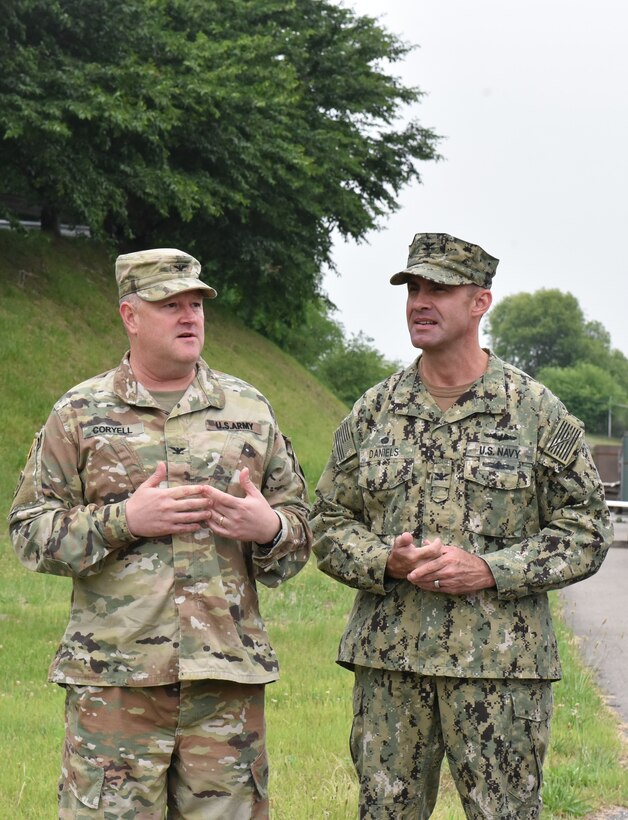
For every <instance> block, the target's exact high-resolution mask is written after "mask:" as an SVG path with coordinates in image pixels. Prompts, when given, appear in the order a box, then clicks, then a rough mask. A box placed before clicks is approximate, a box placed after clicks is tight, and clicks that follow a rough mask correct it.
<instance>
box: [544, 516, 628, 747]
mask: <svg viewBox="0 0 628 820" xmlns="http://www.w3.org/2000/svg"><path fill="white" fill-rule="evenodd" d="M560 595H561V597H562V599H563V601H564V604H565V607H564V615H565V620H566V621H567V623H568V624H569V626H570V627H571V629H572V631H573V632H574V634H575V635H577V636H578V637H579V638H580V647H581V654H582V657H583V660H584V661H585V663H586V664H587V666H589V667H590V668H591V669H592V670H593V672H594V674H595V676H596V678H597V681H598V683H599V685H600V687H601V688H602V691H603V692H604V693H605V695H606V696H607V698H608V704H609V706H610V707H611V708H612V709H614V710H615V711H616V712H617V713H618V715H619V717H620V720H621V721H622V723H623V730H624V735H625V736H626V738H627V739H628V687H627V686H626V682H627V681H628V606H627V605H626V600H627V598H628V523H618V524H617V523H616V524H615V543H614V544H613V546H612V547H611V548H610V550H609V552H608V555H607V556H606V559H605V561H604V563H603V564H602V566H601V568H600V570H599V571H598V572H597V574H596V575H594V576H593V577H592V578H587V580H586V581H580V582H579V583H577V584H574V585H573V586H571V587H567V589H564V590H562V591H561V593H560Z"/></svg>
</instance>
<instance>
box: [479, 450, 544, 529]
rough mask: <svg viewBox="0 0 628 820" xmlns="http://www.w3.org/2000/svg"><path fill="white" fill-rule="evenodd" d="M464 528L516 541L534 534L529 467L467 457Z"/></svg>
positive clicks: (532, 495) (534, 524)
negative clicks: (526, 535)
mask: <svg viewBox="0 0 628 820" xmlns="http://www.w3.org/2000/svg"><path fill="white" fill-rule="evenodd" d="M464 480H465V510H464V521H463V526H464V528H465V529H467V530H469V531H470V532H475V533H478V534H480V535H489V536H493V537H497V538H515V537H520V536H522V535H525V534H529V533H530V532H532V531H535V530H536V528H537V524H536V522H537V521H538V516H537V514H536V513H535V512H534V511H533V509H532V507H531V505H533V503H534V484H533V473H532V464H531V463H527V462H523V461H517V460H511V461H505V460H503V459H502V460H500V461H496V460H492V461H490V460H487V459H482V458H479V457H477V456H474V455H472V454H471V455H470V454H469V453H467V457H466V458H465V462H464Z"/></svg>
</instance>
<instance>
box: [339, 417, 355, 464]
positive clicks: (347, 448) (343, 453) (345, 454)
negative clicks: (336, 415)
mask: <svg viewBox="0 0 628 820" xmlns="http://www.w3.org/2000/svg"><path fill="white" fill-rule="evenodd" d="M356 452H357V450H356V449H355V444H354V443H353V438H352V436H351V427H350V426H349V419H345V420H344V421H343V422H342V424H341V425H340V427H339V428H338V429H337V430H336V432H335V433H334V454H335V456H336V461H344V460H345V459H347V458H349V456H352V455H353V454H354V453H356Z"/></svg>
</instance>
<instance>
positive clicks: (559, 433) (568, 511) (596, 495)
mask: <svg viewBox="0 0 628 820" xmlns="http://www.w3.org/2000/svg"><path fill="white" fill-rule="evenodd" d="M535 474H536V476H535V481H536V499H537V504H538V514H539V522H540V529H539V532H538V533H537V534H535V535H533V536H531V537H528V538H525V539H523V540H522V541H521V542H520V543H518V544H516V545H514V546H512V547H507V548H505V549H501V550H499V551H497V552H495V553H491V554H488V555H483V556H482V557H483V558H484V560H485V561H486V562H487V563H488V565H489V566H490V568H491V571H492V573H493V576H494V578H495V582H496V585H497V591H498V594H499V597H500V598H504V599H512V598H519V597H523V596H526V595H531V594H535V593H539V592H546V591H549V590H552V589H560V588H561V587H565V586H568V585H569V584H573V583H575V582H576V581H581V580H583V579H585V578H588V577H589V576H591V575H593V574H594V573H596V572H597V571H598V569H599V568H600V566H601V564H602V561H603V560H604V557H605V556H606V553H607V551H608V548H609V546H610V544H611V543H612V539H613V527H612V523H611V519H610V513H609V510H608V507H607V505H606V501H605V498H604V487H603V485H602V482H601V480H600V477H599V475H598V472H597V469H596V467H595V463H594V461H593V457H592V455H591V452H590V450H589V448H588V446H587V444H586V442H585V439H584V430H583V428H582V424H581V423H580V422H579V421H578V419H576V418H575V417H574V416H569V415H562V416H561V417H559V418H558V419H556V420H555V422H554V423H553V424H552V425H550V426H549V427H548V429H547V431H546V433H545V434H544V435H543V436H542V439H541V442H540V448H539V457H538V462H537V464H536V466H535Z"/></svg>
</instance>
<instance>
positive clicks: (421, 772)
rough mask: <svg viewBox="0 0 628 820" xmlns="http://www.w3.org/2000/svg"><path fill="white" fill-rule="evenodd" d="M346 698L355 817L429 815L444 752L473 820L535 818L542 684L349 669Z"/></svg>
mask: <svg viewBox="0 0 628 820" xmlns="http://www.w3.org/2000/svg"><path fill="white" fill-rule="evenodd" d="M353 700H354V704H353V711H354V716H355V717H354V722H353V728H352V732H351V754H352V756H353V760H354V762H355V765H356V770H357V772H358V777H359V780H360V791H361V796H362V805H361V812H360V817H361V818H362V820H385V819H386V820H423V819H424V818H428V817H429V816H430V815H431V813H432V811H433V809H434V807H435V805H436V798H437V795H438V786H439V777H440V769H441V763H442V759H443V755H444V754H445V753H446V754H447V759H448V762H449V766H450V770H451V773H452V777H453V779H454V782H455V783H456V787H457V789H458V792H459V794H460V797H461V801H462V805H463V807H464V810H465V814H466V816H467V817H468V818H471V820H486V818H495V820H534V819H535V818H537V817H539V816H540V812H541V800H540V794H539V792H540V785H541V782H542V766H543V760H544V757H545V752H546V750H547V744H548V738H549V725H550V718H551V712H552V692H551V684H550V683H549V682H548V681H539V680H513V679H510V680H505V679H497V678H489V679H480V680H474V679H467V678H431V677H425V676H423V675H416V674H414V673H412V672H395V671H391V670H388V669H374V668H372V667H357V668H356V685H355V687H354V693H353ZM366 717H367V720H365V718H366Z"/></svg>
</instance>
